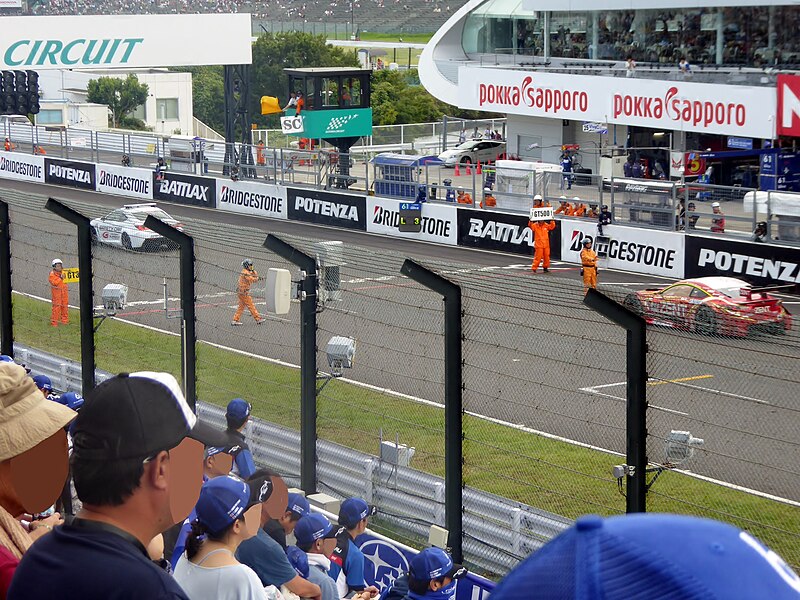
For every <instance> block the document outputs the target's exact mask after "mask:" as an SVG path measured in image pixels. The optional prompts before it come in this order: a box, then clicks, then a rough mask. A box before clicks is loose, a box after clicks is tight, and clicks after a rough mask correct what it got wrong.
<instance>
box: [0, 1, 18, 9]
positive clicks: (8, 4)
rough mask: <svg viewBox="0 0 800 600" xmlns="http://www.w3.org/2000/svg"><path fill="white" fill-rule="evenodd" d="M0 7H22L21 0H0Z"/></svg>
mask: <svg viewBox="0 0 800 600" xmlns="http://www.w3.org/2000/svg"><path fill="white" fill-rule="evenodd" d="M0 8H22V0H0Z"/></svg>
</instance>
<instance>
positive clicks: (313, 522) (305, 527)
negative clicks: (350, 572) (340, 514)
mask: <svg viewBox="0 0 800 600" xmlns="http://www.w3.org/2000/svg"><path fill="white" fill-rule="evenodd" d="M294 537H295V539H296V540H297V548H298V549H299V550H301V551H303V552H305V554H306V560H307V562H308V576H307V577H306V579H308V580H309V581H310V582H312V583H316V584H317V585H318V586H319V588H320V590H322V600H339V591H338V590H337V589H336V583H335V582H334V581H333V579H331V578H330V576H329V575H328V570H329V569H330V568H331V561H330V559H329V558H328V556H329V555H330V553H331V552H332V551H333V548H334V546H335V545H336V528H335V527H334V526H333V525H331V522H330V521H328V519H327V518H326V517H325V515H320V514H318V513H311V512H310V513H308V514H306V515H305V516H304V517H303V518H301V519H300V520H299V521H298V522H297V525H295V528H294ZM363 594H366V596H363V595H358V594H357V595H356V596H354V598H355V600H369V597H370V595H369V592H363Z"/></svg>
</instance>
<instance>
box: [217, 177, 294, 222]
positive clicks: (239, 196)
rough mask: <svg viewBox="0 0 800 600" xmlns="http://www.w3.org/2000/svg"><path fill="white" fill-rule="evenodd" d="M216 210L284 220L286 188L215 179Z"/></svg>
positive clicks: (267, 184)
mask: <svg viewBox="0 0 800 600" xmlns="http://www.w3.org/2000/svg"><path fill="white" fill-rule="evenodd" d="M217 208H218V209H219V210H224V211H225V212H233V213H242V214H245V215H256V216H258V217H271V218H273V219H286V218H287V214H286V212H287V211H286V188H285V187H282V186H277V185H272V184H269V183H255V182H245V181H231V180H230V179H217Z"/></svg>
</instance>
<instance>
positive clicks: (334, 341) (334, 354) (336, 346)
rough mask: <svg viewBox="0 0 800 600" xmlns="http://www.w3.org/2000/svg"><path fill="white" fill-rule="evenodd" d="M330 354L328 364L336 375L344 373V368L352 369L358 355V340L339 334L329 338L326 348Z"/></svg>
mask: <svg viewBox="0 0 800 600" xmlns="http://www.w3.org/2000/svg"><path fill="white" fill-rule="evenodd" d="M325 353H326V354H327V355H328V366H329V367H330V368H331V371H332V372H333V375H334V376H339V375H341V374H342V369H350V368H352V367H353V362H354V359H355V355H356V341H355V340H354V339H353V338H349V337H344V336H341V335H337V336H334V337H332V338H331V339H330V340H328V346H327V347H326V348H325Z"/></svg>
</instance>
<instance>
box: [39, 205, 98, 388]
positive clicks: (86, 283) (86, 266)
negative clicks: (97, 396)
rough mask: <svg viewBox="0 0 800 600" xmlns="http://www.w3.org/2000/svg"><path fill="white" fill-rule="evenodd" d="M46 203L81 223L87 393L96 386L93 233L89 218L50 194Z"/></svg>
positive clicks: (83, 369) (83, 379)
mask: <svg viewBox="0 0 800 600" xmlns="http://www.w3.org/2000/svg"><path fill="white" fill-rule="evenodd" d="M44 207H45V208H46V209H47V210H49V211H51V212H54V213H56V214H57V215H58V216H59V217H61V218H62V219H66V220H67V221H69V222H70V223H74V224H75V225H77V226H78V273H79V277H80V280H79V282H78V291H79V293H80V303H79V304H78V307H79V310H80V324H81V393H82V394H83V395H84V396H85V395H86V394H88V393H89V392H90V391H91V390H92V389H94V371H95V358H94V350H95V349H94V292H93V290H92V236H91V227H90V225H89V218H88V217H84V216H83V215H82V214H80V213H79V212H77V211H75V210H73V209H71V208H70V207H69V206H67V205H66V204H62V203H61V202H59V201H58V200H56V199H55V198H48V199H47V204H45V205H44Z"/></svg>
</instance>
